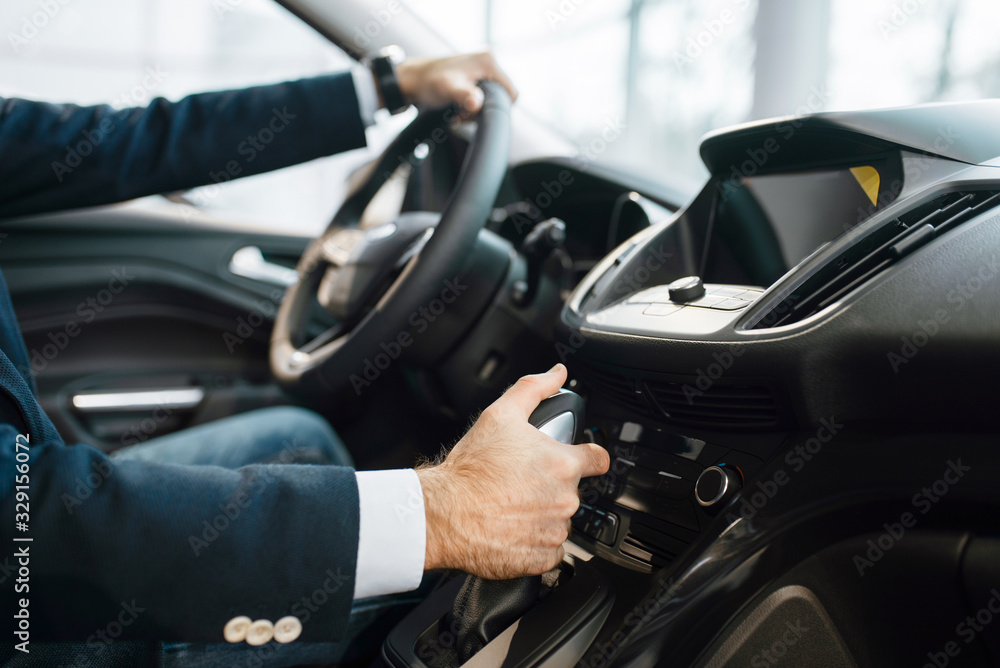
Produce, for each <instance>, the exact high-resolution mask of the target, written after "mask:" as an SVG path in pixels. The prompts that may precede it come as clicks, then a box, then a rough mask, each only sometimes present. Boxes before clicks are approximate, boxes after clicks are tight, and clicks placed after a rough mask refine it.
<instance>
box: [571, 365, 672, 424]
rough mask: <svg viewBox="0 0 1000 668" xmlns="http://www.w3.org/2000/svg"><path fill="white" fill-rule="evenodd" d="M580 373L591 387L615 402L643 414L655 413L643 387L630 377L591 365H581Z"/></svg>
mask: <svg viewBox="0 0 1000 668" xmlns="http://www.w3.org/2000/svg"><path fill="white" fill-rule="evenodd" d="M580 375H581V376H582V377H583V379H584V381H586V383H587V385H589V386H590V387H591V389H593V390H594V391H595V392H597V393H599V394H602V395H604V396H605V397H607V398H608V399H611V400H612V401H614V402H615V403H618V404H622V405H623V406H627V407H628V408H631V409H633V410H637V411H639V412H640V413H642V414H643V415H655V412H654V411H653V409H652V407H651V406H650V405H649V402H648V401H647V400H646V397H645V396H644V395H643V393H642V389H641V388H640V387H639V386H638V385H637V384H636V383H635V381H633V380H631V379H630V378H626V377H625V376H623V375H621V374H618V373H614V372H612V371H603V370H600V369H595V368H594V367H591V366H586V367H581V368H580Z"/></svg>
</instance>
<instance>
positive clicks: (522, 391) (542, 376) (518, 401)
mask: <svg viewBox="0 0 1000 668" xmlns="http://www.w3.org/2000/svg"><path fill="white" fill-rule="evenodd" d="M565 382H566V367H564V366H563V365H562V364H556V365H555V366H554V367H552V368H551V369H549V370H548V371H546V372H545V373H539V374H535V375H533V376H525V377H523V378H521V379H520V380H518V381H517V382H516V383H514V384H513V385H512V386H511V388H510V389H509V390H507V391H506V392H504V394H503V396H502V397H500V399H498V400H497V404H499V405H502V406H504V407H507V408H510V409H511V410H513V411H515V412H516V413H517V414H518V415H519V416H523V419H525V420H527V419H528V416H530V415H531V412H532V411H533V410H535V409H536V408H538V404H540V403H541V402H542V400H543V399H547V398H548V397H551V396H552V395H553V394H555V393H556V392H558V391H559V388H560V387H562V386H563V383H565Z"/></svg>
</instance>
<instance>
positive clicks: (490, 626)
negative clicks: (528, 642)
mask: <svg viewBox="0 0 1000 668" xmlns="http://www.w3.org/2000/svg"><path fill="white" fill-rule="evenodd" d="M583 409H584V401H583V397H581V396H580V395H579V394H577V393H576V392H571V391H570V390H559V392H557V393H556V394H553V395H552V396H551V397H549V398H548V399H545V400H544V401H542V403H540V404H538V407H537V408H536V409H535V410H534V411H532V413H531V416H530V417H529V418H528V422H530V423H531V424H532V425H534V426H535V427H537V428H538V430H539V431H541V432H542V433H544V434H547V435H549V436H551V437H552V438H554V439H556V440H557V441H561V442H563V443H575V442H576V437H577V434H578V433H579V432H580V428H581V425H582V423H583ZM541 590H542V578H541V576H540V575H536V576H532V577H524V578H518V579H516V580H484V579H483V578H479V577H475V576H472V575H470V576H468V577H467V578H466V580H465V584H464V585H462V589H461V590H459V592H458V596H456V597H455V604H454V606H453V607H452V610H451V615H450V617H451V619H450V620H449V622H450V624H449V627H450V628H453V629H455V630H456V635H457V642H456V646H455V649H456V650H457V653H458V660H459V662H460V664H464V663H465V662H466V661H468V660H469V659H471V658H472V657H473V656H474V655H475V654H476V652H478V651H479V650H481V649H482V648H483V647H485V646H486V645H487V644H489V642H490V641H491V640H493V639H494V638H495V637H497V636H498V635H500V634H501V633H502V632H503V631H504V629H506V628H507V627H508V626H510V625H511V624H513V623H514V622H515V621H517V620H518V619H520V618H521V616H522V615H523V614H524V613H525V612H526V611H527V610H528V608H530V607H531V606H532V605H533V604H534V603H535V601H536V600H537V599H538V596H539V594H540V593H541Z"/></svg>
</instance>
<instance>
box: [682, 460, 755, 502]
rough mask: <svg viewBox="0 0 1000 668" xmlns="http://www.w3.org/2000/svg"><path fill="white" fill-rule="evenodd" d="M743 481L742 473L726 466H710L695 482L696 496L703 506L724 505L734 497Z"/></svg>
mask: <svg viewBox="0 0 1000 668" xmlns="http://www.w3.org/2000/svg"><path fill="white" fill-rule="evenodd" d="M742 486H743V481H741V480H740V474H739V473H737V472H736V471H735V470H733V469H731V468H726V467H725V466H709V467H708V468H707V469H705V470H704V471H702V472H701V475H700V476H698V482H696V483H695V484H694V498H695V500H696V501H697V502H698V505H700V506H702V507H703V508H714V507H715V506H721V505H724V504H725V503H726V502H727V501H729V499H731V498H733V496H735V495H736V493H737V492H738V491H740V487H742Z"/></svg>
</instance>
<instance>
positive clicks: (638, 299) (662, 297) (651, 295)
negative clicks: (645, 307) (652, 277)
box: [628, 285, 670, 304]
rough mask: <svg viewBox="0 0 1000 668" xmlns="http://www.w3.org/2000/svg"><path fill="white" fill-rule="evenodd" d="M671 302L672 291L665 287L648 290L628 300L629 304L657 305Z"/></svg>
mask: <svg viewBox="0 0 1000 668" xmlns="http://www.w3.org/2000/svg"><path fill="white" fill-rule="evenodd" d="M666 301H670V290H669V289H668V288H667V286H665V285H660V286H657V287H655V288H648V289H646V290H643V291H642V292H638V293H636V294H634V295H632V296H631V297H629V298H628V303H629V304H655V303H657V302H666Z"/></svg>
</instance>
